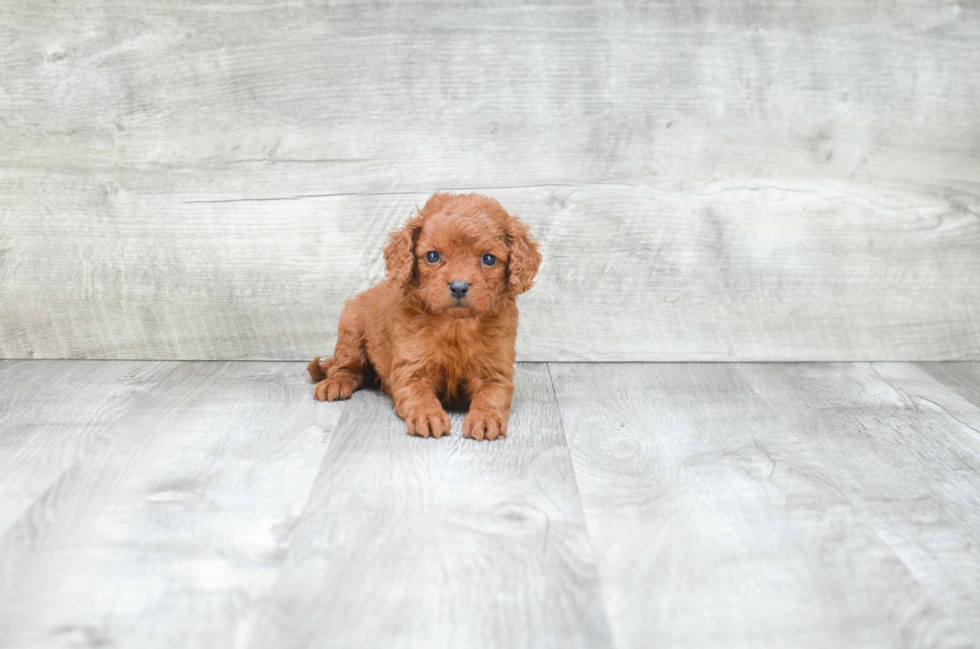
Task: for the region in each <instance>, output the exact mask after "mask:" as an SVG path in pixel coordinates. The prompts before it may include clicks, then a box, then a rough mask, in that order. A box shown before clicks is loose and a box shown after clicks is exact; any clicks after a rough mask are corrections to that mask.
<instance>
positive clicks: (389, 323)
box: [307, 193, 541, 440]
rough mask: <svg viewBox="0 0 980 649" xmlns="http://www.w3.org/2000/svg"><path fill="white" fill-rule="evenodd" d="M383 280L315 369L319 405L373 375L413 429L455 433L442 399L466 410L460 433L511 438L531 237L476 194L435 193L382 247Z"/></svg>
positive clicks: (356, 307)
mask: <svg viewBox="0 0 980 649" xmlns="http://www.w3.org/2000/svg"><path fill="white" fill-rule="evenodd" d="M384 258H385V274H386V275H387V277H388V279H387V280H385V281H383V282H381V283H380V284H378V285H376V286H374V287H372V288H370V289H368V290H366V291H364V292H363V293H361V294H360V295H358V296H356V297H355V298H353V299H351V300H348V301H347V302H346V303H345V306H344V312H343V314H341V316H340V324H339V326H338V332H337V346H336V347H335V349H334V355H333V358H328V359H327V360H324V361H322V362H321V361H320V359H319V357H318V358H315V359H313V361H311V362H310V364H309V366H308V367H307V370H308V371H309V373H310V377H312V378H313V380H314V381H318V383H317V385H316V389H315V390H314V395H315V396H316V398H317V399H319V400H320V401H323V400H327V401H334V400H337V399H347V398H348V397H350V395H351V394H352V393H353V392H354V390H357V389H358V388H359V387H361V386H362V385H363V384H364V382H365V376H366V373H368V372H370V371H371V369H373V370H374V372H375V373H376V374H377V376H378V378H379V379H380V382H381V389H382V391H384V392H389V393H390V394H391V396H392V397H393V398H394V401H395V410H396V411H397V412H398V415H399V416H400V417H401V418H402V419H404V420H405V425H406V426H407V427H408V432H409V433H410V434H412V435H420V436H422V437H428V436H430V435H432V436H433V437H442V436H443V435H448V434H449V431H450V422H449V417H448V416H447V415H446V412H445V410H443V407H442V402H456V401H466V400H469V402H470V409H469V413H467V415H466V419H465V420H464V422H463V434H464V435H466V436H467V437H472V438H473V439H476V440H483V439H488V440H493V439H497V438H498V437H505V436H506V435H507V417H508V416H509V415H510V405H511V398H512V396H513V394H514V383H513V379H514V339H515V337H516V336H517V299H516V298H517V296H518V295H520V294H521V293H523V292H525V291H526V290H528V289H529V288H531V285H532V284H533V283H534V276H535V275H536V274H537V272H538V266H539V265H540V264H541V253H540V251H539V250H538V245H537V243H536V242H535V241H534V239H532V238H531V234H530V230H529V229H528V227H527V226H526V225H524V224H523V223H521V222H520V221H519V220H518V219H517V218H515V217H513V216H511V215H510V214H508V213H507V212H506V211H504V208H503V207H501V205H500V203H498V202H497V201H496V200H494V199H492V198H489V197H487V196H481V195H480V194H441V193H440V194H435V195H433V196H432V198H430V199H429V200H428V202H426V204H425V206H424V207H423V208H422V209H421V210H419V211H418V213H417V214H416V215H415V216H413V217H412V218H411V219H409V220H408V222H407V223H406V224H405V227H404V228H402V229H401V230H399V231H396V232H393V233H392V234H391V236H390V239H389V241H388V245H387V247H386V248H385V250H384Z"/></svg>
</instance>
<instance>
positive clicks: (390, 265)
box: [384, 214, 422, 286]
mask: <svg viewBox="0 0 980 649" xmlns="http://www.w3.org/2000/svg"><path fill="white" fill-rule="evenodd" d="M421 231H422V215H421V214H416V215H415V216H413V217H412V218H410V219H409V220H408V222H407V223H405V226H404V227H403V228H402V229H401V230H395V231H394V232H392V233H391V234H390V235H388V245H387V246H385V251H384V255H385V275H387V276H388V279H390V280H392V281H393V282H395V283H396V284H398V286H405V284H407V283H408V282H409V280H410V279H412V275H413V274H414V273H415V242H416V241H418V238H419V232H421Z"/></svg>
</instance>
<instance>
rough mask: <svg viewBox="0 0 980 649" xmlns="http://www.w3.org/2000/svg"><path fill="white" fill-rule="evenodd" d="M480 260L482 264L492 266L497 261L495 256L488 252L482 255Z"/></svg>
mask: <svg viewBox="0 0 980 649" xmlns="http://www.w3.org/2000/svg"><path fill="white" fill-rule="evenodd" d="M480 261H482V262H483V265H484V266H493V265H494V264H496V263H497V258H496V257H494V256H493V255H491V254H490V253H489V252H488V253H487V254H485V255H483V259H481V260H480Z"/></svg>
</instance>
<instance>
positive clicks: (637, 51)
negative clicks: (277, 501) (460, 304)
mask: <svg viewBox="0 0 980 649" xmlns="http://www.w3.org/2000/svg"><path fill="white" fill-rule="evenodd" d="M0 35H2V38H0V61H2V62H3V64H4V65H3V66H0V129H2V131H0V132H2V138H3V147H2V153H0V301H2V303H3V309H0V356H2V357H8V358H9V357H23V358H28V357H35V358H142V359H174V358H183V359H222V358H235V359H308V358H309V357H310V356H312V355H313V354H314V353H323V352H326V351H329V349H330V348H331V347H332V344H333V340H332V339H333V335H334V327H335V325H336V320H337V316H338V314H339V311H340V308H341V305H342V301H343V299H345V298H348V297H350V296H352V295H353V294H354V293H355V292H356V291H357V290H359V289H362V288H365V287H366V286H368V285H370V284H371V283H372V282H374V281H376V280H377V279H379V278H380V277H381V269H382V265H381V259H380V255H379V248H380V246H381V244H382V242H383V240H384V236H385V234H386V232H387V231H388V230H389V229H390V228H392V227H394V226H395V225H396V224H398V223H399V222H400V221H402V220H403V219H404V218H406V217H407V216H408V215H409V213H410V211H411V210H412V209H413V207H414V205H415V204H416V203H417V202H419V201H421V200H423V199H424V198H425V197H426V196H427V195H428V194H429V193H430V192H432V191H434V190H436V189H460V190H463V189H478V190H483V191H486V192H487V193H491V194H493V195H496V196H497V197H498V198H500V199H501V201H502V202H503V203H504V205H505V206H507V207H509V208H511V209H512V210H513V211H515V212H517V213H518V214H519V215H520V216H522V217H523V218H525V219H526V220H527V221H529V222H530V223H531V224H532V226H533V227H534V229H535V232H536V233H537V234H538V235H539V236H540V238H541V239H542V241H543V243H544V250H545V258H546V261H545V265H544V267H543V268H542V273H541V279H540V282H539V286H538V287H537V288H535V289H534V290H533V291H532V292H531V293H529V294H527V295H526V296H525V297H524V298H523V299H522V313H523V324H522V329H521V334H520V338H519V342H518V350H519V356H520V358H522V359H525V360H692V359H693V360H763V361H765V360H854V359H868V360H870V359H886V360H888V359H892V360H944V359H974V360H976V359H980V288H978V282H976V281H975V278H976V277H978V276H980V217H978V214H980V182H978V179H980V155H978V153H977V150H976V145H975V143H976V141H977V140H978V137H980V119H978V117H980V114H978V109H977V106H980V77H978V76H977V75H976V74H975V70H976V69H977V68H978V67H980V38H978V35H980V7H978V5H977V3H976V2H953V1H951V0H950V1H947V0H931V1H926V2H897V3H892V4H890V5H889V6H888V7H883V6H881V5H880V3H877V2H871V1H870V0H867V1H865V0H861V1H857V2H841V1H840V0H820V1H818V2H811V3H805V4H798V3H789V4H787V3H782V2H775V1H773V0H763V1H760V2H747V1H746V2H729V3H723V4H717V5H711V4H710V3H709V4H708V5H704V4H703V3H702V4H697V3H695V4H692V3H689V2H684V1H683V0H670V1H668V2H663V3H657V4H655V5H649V6H648V5H644V4H642V3H640V4H635V3H627V4H623V5H609V4H608V3H592V2H585V3H580V4H572V5H553V4H550V3H524V2H521V3H518V2H498V3H491V4H486V5H479V6H469V5H466V4H446V3H438V2H406V3H389V2H371V3H368V2H357V1H354V2H323V3H312V4H311V3H302V4H296V3H275V4H272V5H269V4H265V3H251V4H249V3H244V4H243V3H231V2H226V1H224V0H219V1H217V2H210V3H208V4H206V5H201V4H200V3H196V2H190V1H177V2H166V3H164V2H144V3H131V2H124V1H122V0H98V2H96V3H94V4H92V3H89V4H87V5H86V6H85V7H82V6H81V5H74V4H72V3H55V2H49V1H42V2H26V1H25V0H10V1H8V2H6V3H5V4H4V10H3V18H2V19H0Z"/></svg>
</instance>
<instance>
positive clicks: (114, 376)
mask: <svg viewBox="0 0 980 649" xmlns="http://www.w3.org/2000/svg"><path fill="white" fill-rule="evenodd" d="M176 366H177V363H175V362H128V361H110V362H88V361H72V362H50V361H36V362H35V361H0V535H2V534H3V533H4V532H5V531H6V530H7V529H8V528H9V527H10V526H11V525H12V524H13V523H14V522H15V521H16V520H17V519H18V518H20V516H21V515H22V514H23V513H24V512H25V511H26V510H27V509H28V508H30V506H31V505H32V504H34V502H35V501H36V500H37V499H38V498H39V497H41V495H42V494H44V492H45V491H46V490H47V489H48V488H49V487H50V486H51V485H52V484H53V483H54V482H55V481H57V479H58V478H59V476H61V475H62V474H63V473H64V472H65V471H66V470H68V469H69V468H70V467H71V466H72V465H74V464H75V463H77V462H80V461H84V460H85V458H87V457H91V456H92V455H93V454H95V453H98V451H99V449H100V448H102V447H104V446H105V445H106V444H109V443H111V434H112V432H113V429H112V425H113V424H114V423H115V422H116V421H117V420H119V419H120V418H122V417H123V416H124V415H125V413H126V412H127V411H128V410H129V409H130V408H132V407H133V406H134V405H135V404H136V403H138V402H139V400H140V399H141V398H142V397H143V396H145V395H146V393H147V392H149V390H150V389H152V387H153V386H154V385H156V384H157V383H158V382H159V381H160V380H161V379H163V377H164V376H166V374H167V373H168V372H170V371H172V370H173V369H174V368H175V367H176Z"/></svg>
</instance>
